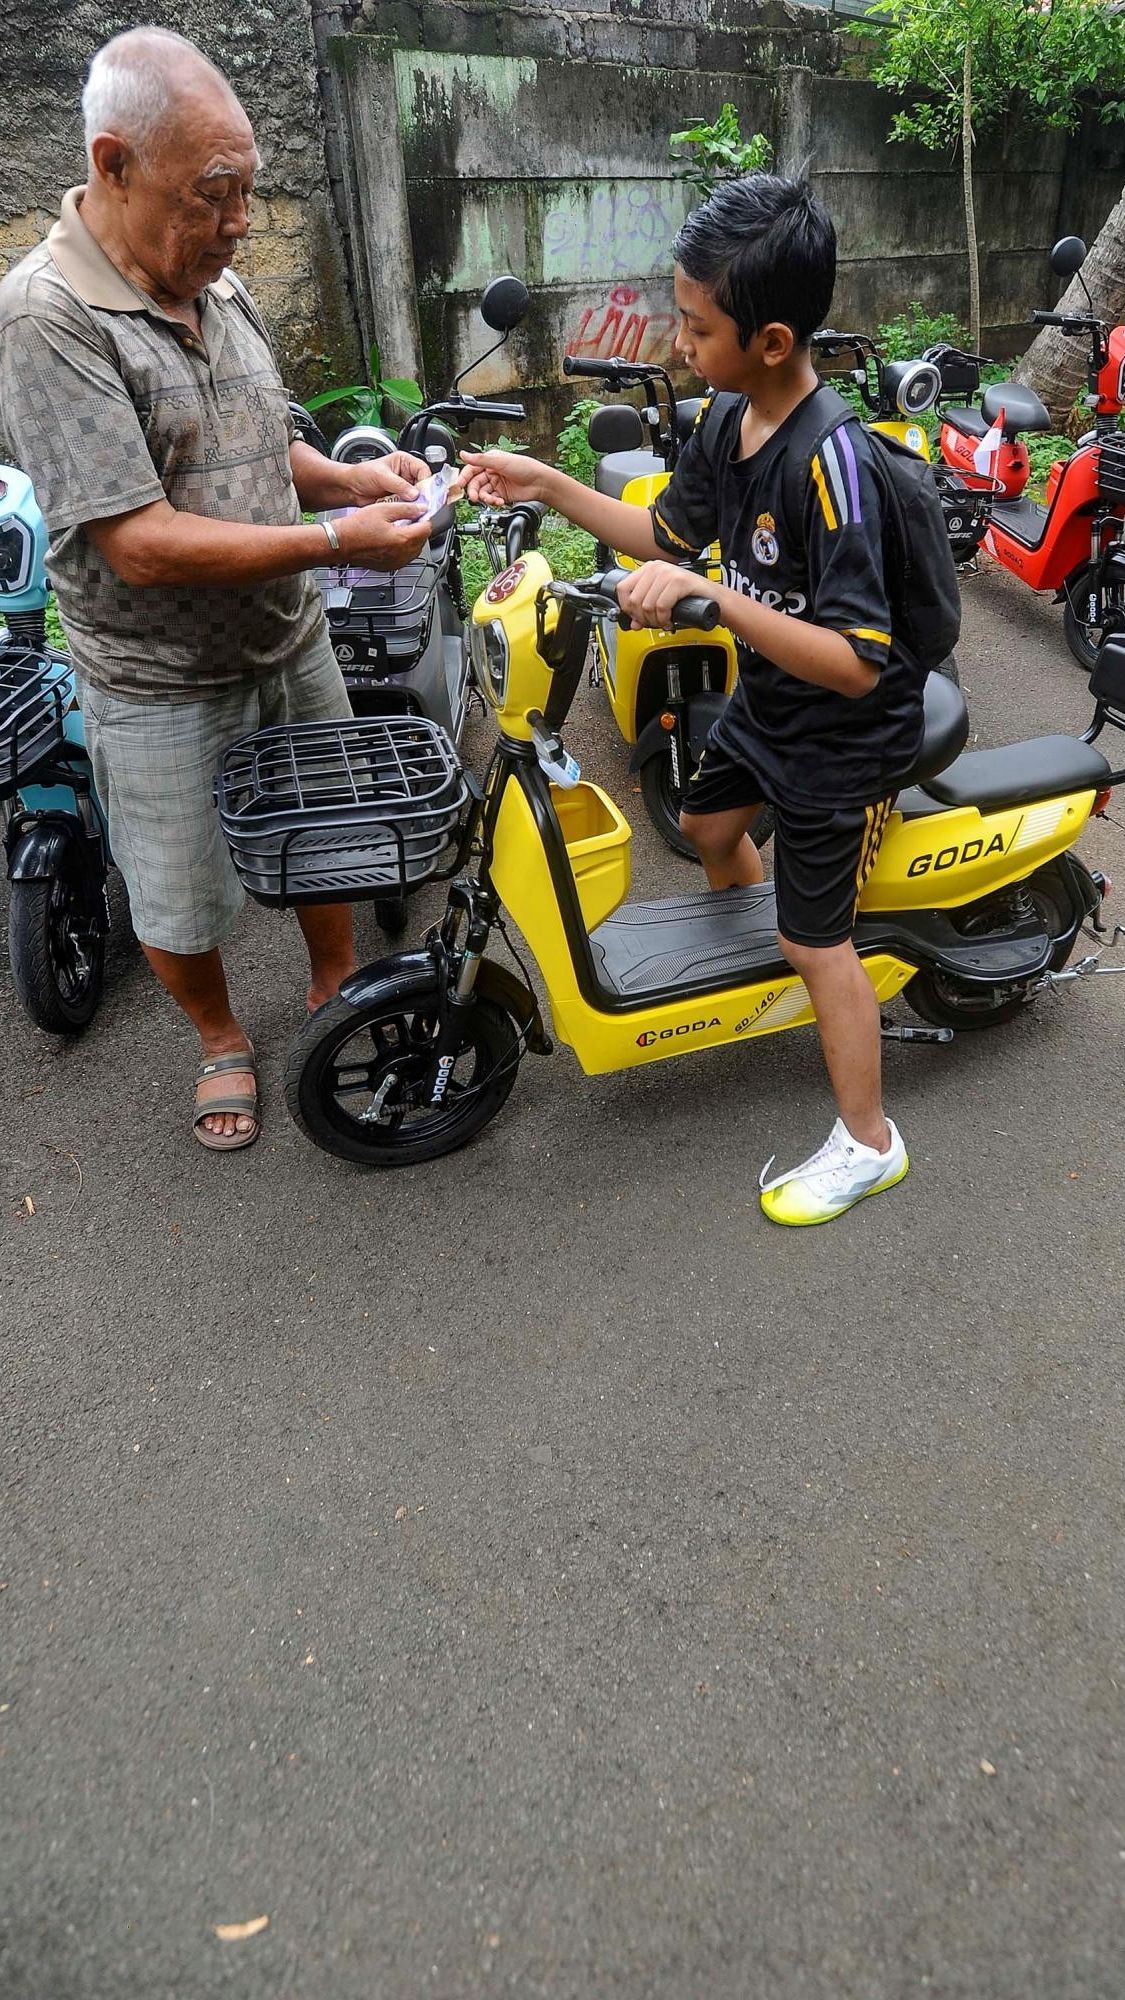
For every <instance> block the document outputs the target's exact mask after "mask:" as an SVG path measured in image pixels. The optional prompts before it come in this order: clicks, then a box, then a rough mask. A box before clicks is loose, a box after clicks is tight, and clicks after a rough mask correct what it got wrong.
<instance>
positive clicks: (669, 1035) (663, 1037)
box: [637, 1014, 722, 1049]
mask: <svg viewBox="0 0 1125 2000" xmlns="http://www.w3.org/2000/svg"><path fill="white" fill-rule="evenodd" d="M721 1026H722V1022H721V1021H720V1020H719V1017H718V1015H717V1014H712V1016H711V1019H710V1020H709V1021H681V1022H680V1024H679V1026H678V1027H677V1028H646V1029H645V1031H644V1034H643V1035H638V1036H637V1047H638V1048H639V1049H651V1047H652V1045H653V1043H654V1042H671V1041H674V1040H675V1038H676V1036H677V1035H702V1034H703V1033H704V1032H705V1030H706V1029H707V1028H719V1027H721Z"/></svg>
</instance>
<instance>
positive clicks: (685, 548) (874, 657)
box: [651, 398, 925, 805]
mask: <svg viewBox="0 0 1125 2000" xmlns="http://www.w3.org/2000/svg"><path fill="white" fill-rule="evenodd" d="M801 407H802V406H801V405H800V404H799V405H798V406H797V410H793V411H791V412H790V414H789V416H788V417H787V418H786V419H785V422H784V423H783V424H781V425H780V426H779V428H778V429H777V430H776V431H775V432H774V434H773V436H772V437H771V438H770V439H769V440H768V441H767V442H766V443H765V444H764V445H763V446H762V447H761V449H760V450H759V451H756V452H755V453H754V454H753V456H752V457H750V458H742V459H740V458H739V456H738V453H739V450H740V433H741V428H742V419H743V417H744V415H745V413H746V400H745V398H739V399H737V400H736V401H734V402H733V403H732V405H731V407H730V408H729V409H727V410H725V411H716V412H714V413H712V415H711V419H710V420H711V422H712V424H713V426H714V428H713V431H712V432H711V433H709V434H708V439H707V448H706V451H705V450H704V448H703V445H702V443H701V433H702V430H703V426H704V425H706V424H707V423H708V420H709V419H708V413H707V412H705V413H704V416H703V418H702V420H701V423H700V425H699V426H697V428H696V430H695V431H694V432H693V433H692V435H691V437H690V438H689V440H688V442H687V444H686V445H685V446H684V449H683V451H682V452H681V454H680V458H679V461H678V463H677V465H676V469H675V472H674V473H673V474H672V478H671V480H670V482H669V484H668V485H667V486H666V487H665V489H664V491H663V492H662V493H661V494H660V495H659V497H658V499H657V500H656V501H655V503H654V505H653V507H652V509H651V515H652V524H653V531H654V533H655V536H656V541H657V544H658V546H659V547H660V548H662V549H665V550H666V551H667V552H668V554H669V555H670V556H672V557H677V556H679V557H681V558H682V557H684V556H685V555H695V554H698V553H699V552H701V551H702V550H703V549H706V548H708V547H709V546H710V544H711V543H712V542H716V541H717V542H718V544H719V548H720V551H721V553H722V567H723V581H724V583H726V584H727V585H728V587H729V588H730V589H732V590H742V591H745V593H746V595H747V596H748V597H751V598H754V599H756V600H758V601H760V602H761V603H763V604H767V605H769V606H770V607H771V608H772V609H774V610H776V611H783V612H786V613H788V614H789V615H790V616H791V617H794V618H804V619H807V620H808V621H809V622H810V623H811V624H814V625H823V626H826V627H827V628H828V629H829V630H830V631H834V632H840V633H842V634H843V636H844V637H845V638H846V639H847V640H848V641H849V643H850V644H851V645H852V646H853V647H854V648H855V651H856V652H857V653H858V654H859V655H860V657H861V658H862V659H864V660H869V661H870V662H871V663H872V664H873V665H874V666H876V667H878V668H879V679H878V681H877V682H876V684H875V686H874V688H872V690H871V692H870V693H869V694H866V695H863V696H862V697H861V698H860V699H859V700H851V699H849V697H848V696H846V695H843V694H837V693H836V692H835V691H834V690H832V689H831V688H825V687H818V686H816V685H815V684H814V683H813V682H811V681H802V680H798V679H797V678H796V677H795V676H794V675H793V674H787V673H785V672H784V671H783V670H782V668H780V667H776V666H774V665H773V663H772V661H770V660H766V659H764V658H763V657H762V655H761V654H760V653H756V652H755V651H754V650H753V648H752V647H750V646H748V645H746V644H745V643H744V642H743V641H742V640H739V642H738V651H739V666H740V673H739V681H738V686H737V688H736V690H735V693H734V695H733V696H732V697H731V700H730V702H729V703H728V705H727V708H726V710H725V711H724V713H723V716H722V718H721V720H720V721H719V723H718V724H717V725H716V727H717V730H718V732H719V735H720V737H721V739H722V741H723V743H724V745H725V747H726V748H727V749H728V750H730V751H733V752H734V753H735V754H736V755H738V756H739V757H740V758H741V759H742V760H743V761H745V762H746V763H747V764H748V765H749V766H750V767H751V768H752V769H753V770H754V771H756V773H757V774H758V775H759V776H760V778H761V781H762V789H763V793H764V795H765V796H766V797H775V796H776V797H778V798H782V799H786V798H789V799H793V800H795V801H808V802H809V803H815V802H820V801H824V802H832V803H835V804H840V805H845V804H851V803H861V804H863V803H867V802H869V801H870V800H872V799H880V798H883V797H885V796H886V794H887V793H888V791H890V790H892V789H893V786H894V782H895V780H896V779H897V778H899V777H901V776H902V774H903V773H904V772H905V771H906V770H907V769H908V768H909V766H910V764H911V763H912V762H913V760H914V757H915V755H916V754H917V750H918V745H919V742H920V740H921V734H922V688H923V683H924V680H925V675H924V672H923V669H922V668H921V667H920V666H919V664H918V663H917V661H915V660H914V658H913V656H912V655H911V654H910V653H908V652H907V651H906V650H905V648H904V647H903V646H902V645H901V644H900V643H898V642H896V640H895V637H894V635H893V634H892V632H891V625H890V613H889V610H888V605H887V594H886V589H885V586H884V581H883V516H882V506H881V502H880V498H879V492H878V488H877V486H876V483H875V474H874V472H873V470H872V463H871V450H870V446H869V445H868V442H867V439H866V438H865V436H864V434H863V429H862V427H861V425H860V424H859V422H858V421H851V420H849V421H846V422H844V423H842V424H841V425H840V426H839V428H838V429H837V430H835V431H833V432H832V434H831V436H830V437H828V438H827V439H826V440H825V442H824V444H823V445H822V446H821V448H820V450H819V451H818V452H817V453H816V455H815V457H814V458H813V460H812V464H811V468H810V475H809V479H808V494H807V505H806V509H805V521H804V537H803V540H804V546H803V547H802V546H795V545H794V541H793V538H792V537H791V536H790V534H789V531H788V529H787V526H786V522H785V513H784V499H783V491H782V481H783V468H784V462H785V454H786V448H787V440H788V438H789V436H790V435H791V433H792V430H793V427H794V423H795V420H796V417H797V411H798V410H799V409H800V408H801Z"/></svg>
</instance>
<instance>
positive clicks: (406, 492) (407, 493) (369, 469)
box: [351, 451, 430, 507]
mask: <svg viewBox="0 0 1125 2000" xmlns="http://www.w3.org/2000/svg"><path fill="white" fill-rule="evenodd" d="M351 473H352V487H353V490H354V492H355V504H356V506H357V507H367V506H370V504H371V502H372V501H374V500H413V498H414V495H415V493H416V492H417V490H418V487H419V486H420V485H421V483H422V481H423V479H428V478H429V476H430V467H429V466H428V465H427V464H426V461H425V459H424V458H415V457H413V456H412V454H411V453H410V452H408V451H389V452H388V453H387V455H386V457H385V458H367V459H363V460H362V461H361V462H360V463H359V464H358V465H356V466H353V467H352V468H351Z"/></svg>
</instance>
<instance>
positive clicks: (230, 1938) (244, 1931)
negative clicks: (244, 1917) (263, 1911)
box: [211, 1917, 269, 1944]
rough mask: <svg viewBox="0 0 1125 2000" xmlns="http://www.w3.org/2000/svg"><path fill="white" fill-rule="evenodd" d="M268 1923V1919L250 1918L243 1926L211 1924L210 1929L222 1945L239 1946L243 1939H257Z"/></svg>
mask: <svg viewBox="0 0 1125 2000" xmlns="http://www.w3.org/2000/svg"><path fill="white" fill-rule="evenodd" d="M268 1923H269V1918H268V1917H251V1918H250V1921H249V1923H245V1924H212V1926H211V1929H212V1930H213V1931H214V1933H215V1936H216V1937H217V1938H221V1940H222V1942H223V1943H224V1944H239V1943H241V1941H242V1939H243V1938H252V1937H257V1935H258V1932H259V1931H264V1930H265V1928H266V1925H267V1924H268Z"/></svg>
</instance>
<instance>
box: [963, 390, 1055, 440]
mask: <svg viewBox="0 0 1125 2000" xmlns="http://www.w3.org/2000/svg"><path fill="white" fill-rule="evenodd" d="M980 407H981V412H982V415H983V416H984V417H986V418H987V420H988V422H989V424H994V423H995V422H996V419H997V418H998V416H999V415H1000V412H1001V410H1003V412H1004V424H1003V431H1004V436H1005V437H1006V438H1014V437H1018V436H1019V433H1020V432H1021V431H1049V430H1050V428H1051V418H1050V414H1049V412H1048V411H1047V409H1046V408H1045V407H1044V405H1043V404H1042V403H1041V402H1040V400H1039V398H1038V396H1037V395H1036V393H1035V391H1034V389H1026V388H1025V387H1024V385H1023V383H1022V382H992V383H990V385H989V387H988V388H987V389H986V390H985V392H984V395H983V396H982V397H981V399H980Z"/></svg>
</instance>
